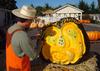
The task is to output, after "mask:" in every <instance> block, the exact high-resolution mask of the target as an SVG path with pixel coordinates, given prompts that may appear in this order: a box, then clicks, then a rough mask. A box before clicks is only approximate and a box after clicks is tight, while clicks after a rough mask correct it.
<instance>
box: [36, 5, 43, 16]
mask: <svg viewBox="0 0 100 71" xmlns="http://www.w3.org/2000/svg"><path fill="white" fill-rule="evenodd" d="M36 11H37V13H36V15H37V16H41V15H43V14H42V11H43V7H41V6H37V7H36Z"/></svg>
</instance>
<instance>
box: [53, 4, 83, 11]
mask: <svg viewBox="0 0 100 71" xmlns="http://www.w3.org/2000/svg"><path fill="white" fill-rule="evenodd" d="M66 7H71V8H74V9H76V10H78V11H81V12H84V11H83V10H81V9H79V8H77V7H75V6H73V5H71V4H66V5H64V6H62V7H60V8H58V9H56V10H54V12H57V11H59V10H61V9H63V8H66Z"/></svg>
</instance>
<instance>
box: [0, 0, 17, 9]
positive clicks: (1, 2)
mask: <svg viewBox="0 0 100 71" xmlns="http://www.w3.org/2000/svg"><path fill="white" fill-rule="evenodd" d="M0 8H4V9H9V10H13V9H15V8H17V6H16V1H15V0H0Z"/></svg>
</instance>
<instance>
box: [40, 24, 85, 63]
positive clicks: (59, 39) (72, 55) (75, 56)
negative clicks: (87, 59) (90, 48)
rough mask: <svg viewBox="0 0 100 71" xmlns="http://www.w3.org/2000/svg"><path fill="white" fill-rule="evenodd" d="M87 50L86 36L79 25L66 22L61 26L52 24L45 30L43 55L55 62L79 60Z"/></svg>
mask: <svg viewBox="0 0 100 71" xmlns="http://www.w3.org/2000/svg"><path fill="white" fill-rule="evenodd" d="M85 52H86V46H85V43H84V37H83V34H82V32H81V30H80V29H79V27H78V26H77V25H76V24H75V23H73V22H68V23H65V24H64V25H63V26H62V27H61V28H58V27H55V26H51V27H48V28H47V29H46V30H45V31H44V41H43V46H42V54H43V57H44V58H45V59H47V60H50V61H51V62H53V63H59V64H69V63H72V64H73V63H75V62H77V61H78V60H79V59H80V58H81V57H82V55H83V54H84V53H85Z"/></svg>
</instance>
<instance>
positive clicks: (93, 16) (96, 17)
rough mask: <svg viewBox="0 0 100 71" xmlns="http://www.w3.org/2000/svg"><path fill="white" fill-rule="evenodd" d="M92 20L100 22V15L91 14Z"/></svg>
mask: <svg viewBox="0 0 100 71" xmlns="http://www.w3.org/2000/svg"><path fill="white" fill-rule="evenodd" d="M89 16H90V18H91V19H92V20H96V21H100V14H89Z"/></svg>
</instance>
